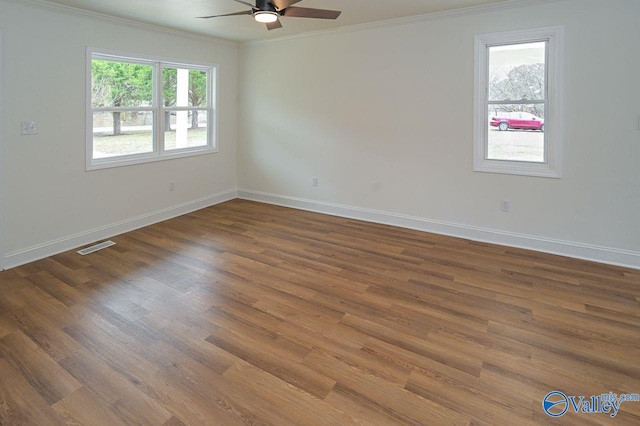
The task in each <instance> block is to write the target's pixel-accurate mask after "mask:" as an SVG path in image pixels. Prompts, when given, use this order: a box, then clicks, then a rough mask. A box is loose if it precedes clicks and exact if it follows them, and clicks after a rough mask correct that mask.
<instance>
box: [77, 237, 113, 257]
mask: <svg viewBox="0 0 640 426" xmlns="http://www.w3.org/2000/svg"><path fill="white" fill-rule="evenodd" d="M114 245H116V243H114V242H113V241H111V240H107V241H104V242H102V243H99V244H96V245H94V246H91V247H87V248H83V249H82V250H78V251H77V253H78V254H81V255H83V256H84V255H87V254H89V253H93V252H94V251H98V250H102V249H103V248H107V247H111V246H114Z"/></svg>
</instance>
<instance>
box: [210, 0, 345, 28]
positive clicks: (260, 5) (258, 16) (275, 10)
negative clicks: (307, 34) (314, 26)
mask: <svg viewBox="0 0 640 426" xmlns="http://www.w3.org/2000/svg"><path fill="white" fill-rule="evenodd" d="M234 1H236V2H238V3H242V4H246V5H247V6H249V7H251V10H247V11H242V12H234V13H227V14H225V15H212V16H198V18H202V19H209V18H219V17H221V16H238V15H251V16H253V18H254V19H255V20H256V21H258V22H262V23H265V24H267V29H268V30H275V29H278V28H282V24H281V23H280V16H287V17H292V18H318V19H337V18H338V16H340V13H342V12H340V11H338V10H326V9H311V8H309V7H296V6H292V5H293V4H296V3H299V2H301V1H302V0H256V5H255V6H254V5H252V4H251V3H248V2H246V1H243V0H234Z"/></svg>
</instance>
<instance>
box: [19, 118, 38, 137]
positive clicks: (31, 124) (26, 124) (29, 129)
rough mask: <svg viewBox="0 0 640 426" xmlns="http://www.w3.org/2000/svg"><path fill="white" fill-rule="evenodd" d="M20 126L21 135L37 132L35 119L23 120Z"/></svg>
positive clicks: (35, 133)
mask: <svg viewBox="0 0 640 426" xmlns="http://www.w3.org/2000/svg"><path fill="white" fill-rule="evenodd" d="M20 128H21V129H22V131H21V133H22V134H23V135H37V134H38V123H36V122H35V121H23V122H22V125H21V126H20Z"/></svg>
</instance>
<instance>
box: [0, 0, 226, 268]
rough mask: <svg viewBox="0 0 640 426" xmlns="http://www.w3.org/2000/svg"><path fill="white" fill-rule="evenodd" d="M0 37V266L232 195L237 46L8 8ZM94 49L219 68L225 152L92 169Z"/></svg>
mask: <svg viewBox="0 0 640 426" xmlns="http://www.w3.org/2000/svg"><path fill="white" fill-rule="evenodd" d="M0 31H2V33H3V39H4V53H3V56H4V99H3V100H2V101H3V106H4V128H3V129H2V132H3V142H4V146H3V147H2V154H3V158H2V163H1V168H2V175H3V178H4V187H3V199H2V202H3V205H2V218H3V229H2V234H1V236H2V241H3V244H4V247H3V249H4V250H3V252H4V260H5V262H4V265H3V266H4V267H10V266H13V265H15V264H18V263H24V262H26V261H29V260H33V259H34V258H37V257H41V256H44V255H49V254H51V253H53V252H56V251H60V250H63V249H69V248H72V247H75V246H78V245H80V244H84V243H87V242H91V241H94V240H96V239H98V238H102V237H104V236H107V235H109V234H113V233H117V232H121V231H122V230H124V229H127V228H133V227H136V226H142V225H145V224H148V223H150V222H153V221H156V220H160V219H162V218H166V217H168V216H171V215H175V214H179V213H181V212H184V211H187V210H189V209H194V208H198V207H202V206H204V205H207V204H212V203H215V202H217V201H220V200H222V199H225V198H233V197H234V196H235V188H236V182H237V176H236V175H237V157H236V154H237V149H236V142H237V73H238V70H237V64H238V61H237V59H238V58H237V54H238V52H237V50H238V49H237V46H236V45H235V44H231V43H225V42H217V41H214V40H213V39H207V38H204V37H196V36H194V37H191V36H185V35H181V34H178V33H175V32H169V31H156V30H153V29H151V28H146V27H145V28H143V27H142V26H129V25H121V24H118V23H115V22H113V21H107V20H106V19H105V20H103V21H100V20H98V19H94V18H90V17H85V16H78V15H72V14H68V13H58V12H56V11H55V10H45V9H43V8H36V7H29V6H27V5H20V4H16V3H12V2H5V1H1V0H0ZM87 46H92V47H99V48H106V49H116V50H122V51H128V52H134V53H143V54H148V55H158V56H162V57H169V58H176V59H184V60H194V61H204V62H212V63H217V64H219V67H220V68H219V74H220V80H219V82H220V85H219V103H218V106H219V133H218V137H219V139H218V143H219V147H220V150H219V153H216V154H210V155H205V156H198V157H189V158H182V159H174V160H168V161H162V162H156V163H150V164H142V165H135V166H129V167H118V168H112V169H105V170H97V171H90V172H87V171H85V160H84V159H85V137H84V135H85V129H84V128H85V113H84V111H85V49H86V47H87ZM23 120H25V121H37V122H38V127H39V134H38V135H37V136H21V135H20V122H21V121H23ZM169 182H175V191H174V192H169V191H168V189H169ZM228 191H230V192H228Z"/></svg>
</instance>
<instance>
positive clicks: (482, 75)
mask: <svg viewBox="0 0 640 426" xmlns="http://www.w3.org/2000/svg"><path fill="white" fill-rule="evenodd" d="M563 40H564V29H563V27H559V26H558V27H545V28H537V29H529V30H517V31H507V32H498V33H490V34H479V35H476V36H475V96H474V97H475V102H474V104H475V107H474V151H473V170H474V171H476V172H488V173H503V174H513V175H525V176H538V177H547V178H561V177H562V152H563V149H562V138H563V126H562V87H563V84H562V83H563V81H562V80H563V61H562V58H563V44H564V43H563ZM535 42H546V46H547V49H546V62H545V65H546V69H547V72H546V79H545V83H546V85H547V87H546V89H547V90H546V98H545V101H546V102H545V128H544V130H545V131H544V156H545V159H544V162H526V161H510V160H491V159H488V158H487V157H488V155H487V154H488V131H489V120H488V119H487V117H488V116H489V105H488V97H489V90H488V89H489V88H488V82H489V48H490V47H494V46H503V45H511V44H521V43H535Z"/></svg>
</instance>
